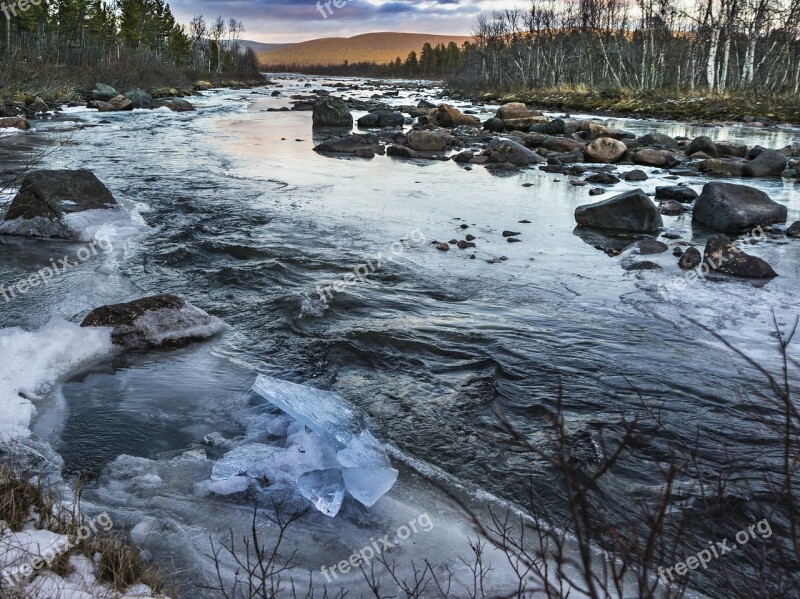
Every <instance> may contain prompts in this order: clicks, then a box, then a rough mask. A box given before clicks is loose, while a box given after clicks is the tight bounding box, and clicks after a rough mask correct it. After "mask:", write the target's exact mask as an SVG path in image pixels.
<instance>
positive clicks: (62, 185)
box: [0, 170, 129, 240]
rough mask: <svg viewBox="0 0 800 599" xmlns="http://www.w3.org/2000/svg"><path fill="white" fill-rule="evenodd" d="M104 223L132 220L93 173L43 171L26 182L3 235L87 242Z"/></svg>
mask: <svg viewBox="0 0 800 599" xmlns="http://www.w3.org/2000/svg"><path fill="white" fill-rule="evenodd" d="M103 222H125V223H127V222H129V218H128V216H127V214H126V213H125V211H124V210H123V209H122V208H121V207H120V206H119V204H118V203H117V201H116V200H115V199H114V196H113V195H112V194H111V192H110V191H109V190H108V188H107V187H106V186H105V185H103V183H101V182H100V180H99V179H98V178H97V177H95V176H94V174H93V173H92V172H91V171H88V170H76V171H72V170H42V171H34V172H32V173H30V174H28V175H27V176H26V177H25V178H24V179H23V180H22V185H21V186H20V190H19V193H17V195H16V197H15V198H14V199H13V201H12V202H11V206H9V208H8V211H7V212H6V214H5V219H4V220H3V222H2V224H0V234H5V235H26V236H30V237H54V238H57V239H71V240H85V239H84V234H85V232H86V231H87V229H88V228H89V227H91V226H93V225H94V224H97V223H103Z"/></svg>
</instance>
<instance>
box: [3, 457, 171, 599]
mask: <svg viewBox="0 0 800 599" xmlns="http://www.w3.org/2000/svg"><path fill="white" fill-rule="evenodd" d="M42 481H43V478H42V477H41V476H39V473H37V472H32V471H30V470H29V469H27V468H25V467H23V466H22V465H20V464H19V463H17V462H16V461H14V460H13V459H8V458H6V462H4V463H2V464H0V520H3V521H5V522H6V524H7V526H8V528H9V529H11V530H12V531H13V532H20V531H21V530H23V529H24V528H25V527H26V526H29V525H31V524H33V525H34V526H35V527H36V528H37V529H43V530H44V529H46V530H50V531H52V532H55V533H57V534H61V535H65V536H67V537H68V538H70V539H80V538H81V535H79V533H78V531H79V529H80V528H81V527H82V526H84V525H86V523H87V520H86V518H85V517H84V515H83V514H82V511H81V508H80V492H79V491H78V493H76V497H77V499H76V500H75V501H74V502H72V503H65V502H63V501H62V500H61V497H60V494H59V493H58V491H57V490H56V489H53V488H50V487H48V486H46V485H45V483H44V482H42ZM109 522H110V520H109ZM92 532H93V534H92V535H91V536H90V537H89V538H87V539H86V540H84V541H80V542H77V543H76V545H75V546H74V547H72V548H71V549H69V550H68V551H66V552H64V553H62V554H60V555H58V557H57V558H56V559H55V560H54V561H53V562H52V565H51V566H48V567H47V570H48V571H51V572H54V573H55V574H57V575H59V576H62V577H63V576H66V575H68V574H69V573H70V572H71V566H70V557H73V556H78V555H83V556H86V557H88V558H90V559H92V558H97V561H98V563H99V568H98V572H97V578H98V580H99V581H100V582H103V583H106V584H108V585H109V586H111V587H112V588H113V589H115V590H116V591H119V592H122V593H124V592H125V591H126V589H128V588H130V587H132V586H134V585H138V584H145V585H147V586H149V587H150V588H151V589H153V590H154V591H159V590H160V589H161V588H162V576H161V574H160V572H159V571H158V570H157V569H156V568H155V567H154V566H152V565H151V564H148V563H147V562H145V561H144V559H143V558H142V555H141V552H140V550H139V549H138V548H137V547H135V546H133V545H131V543H130V542H129V540H128V539H127V535H126V534H125V532H124V531H117V532H114V531H108V532H105V531H104V530H102V529H100V530H97V532H95V530H94V528H93V531H92ZM0 599H24V595H22V594H20V592H19V590H17V589H7V588H5V587H4V586H0Z"/></svg>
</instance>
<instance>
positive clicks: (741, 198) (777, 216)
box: [693, 182, 787, 233]
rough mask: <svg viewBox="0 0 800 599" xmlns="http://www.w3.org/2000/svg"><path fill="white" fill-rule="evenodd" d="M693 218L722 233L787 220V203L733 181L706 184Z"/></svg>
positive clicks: (737, 231) (741, 230)
mask: <svg viewBox="0 0 800 599" xmlns="http://www.w3.org/2000/svg"><path fill="white" fill-rule="evenodd" d="M693 215H694V220H696V221H697V222H699V223H700V224H702V225H705V226H706V227H709V228H710V229H714V230H715V231H720V232H722V233H742V232H745V231H748V230H749V229H752V228H754V227H756V226H757V225H768V224H771V223H782V222H784V221H786V216H787V210H786V206H783V205H781V204H778V203H777V202H775V201H773V200H771V199H770V198H769V196H768V195H767V194H766V193H764V192H763V191H761V190H759V189H755V188H753V187H749V186H747V185H736V184H734V183H718V182H712V183H706V185H705V186H704V187H703V192H702V193H701V194H700V197H698V198H697V201H696V202H695V205H694V213H693Z"/></svg>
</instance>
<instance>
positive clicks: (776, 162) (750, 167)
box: [742, 150, 786, 177]
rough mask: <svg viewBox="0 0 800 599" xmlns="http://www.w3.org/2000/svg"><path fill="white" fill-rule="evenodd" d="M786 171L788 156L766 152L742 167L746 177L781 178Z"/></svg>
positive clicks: (772, 151) (774, 151)
mask: <svg viewBox="0 0 800 599" xmlns="http://www.w3.org/2000/svg"><path fill="white" fill-rule="evenodd" d="M785 169H786V154H784V153H783V152H778V151H777V150H764V151H762V152H761V153H760V154H759V155H758V156H756V157H755V158H754V159H753V160H750V161H749V162H747V163H746V164H745V165H744V166H743V167H742V175H744V176H745V177H780V176H781V173H783V171H784V170H785Z"/></svg>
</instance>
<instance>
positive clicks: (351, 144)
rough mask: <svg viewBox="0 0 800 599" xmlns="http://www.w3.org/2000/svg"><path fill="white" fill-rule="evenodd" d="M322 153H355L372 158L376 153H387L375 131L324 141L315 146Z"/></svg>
mask: <svg viewBox="0 0 800 599" xmlns="http://www.w3.org/2000/svg"><path fill="white" fill-rule="evenodd" d="M314 151H315V152H320V153H322V154H353V155H355V156H358V157H359V158H372V157H374V156H375V154H381V155H382V154H385V153H386V150H385V149H384V147H383V146H382V145H381V144H379V143H378V137H377V136H376V135H375V134H374V133H368V134H366V135H345V136H343V137H337V138H336V139H330V140H328V141H325V142H322V143H321V144H319V145H317V146H315V147H314Z"/></svg>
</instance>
